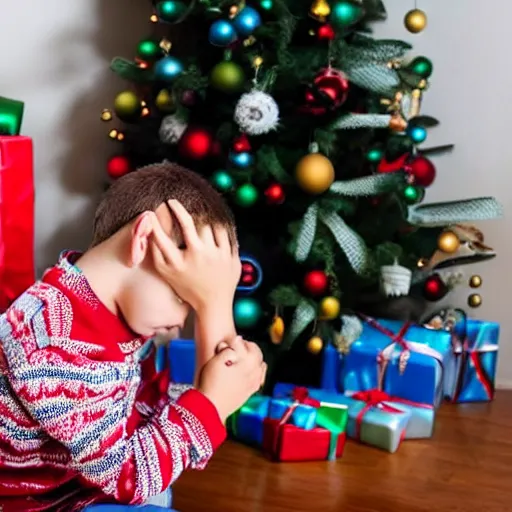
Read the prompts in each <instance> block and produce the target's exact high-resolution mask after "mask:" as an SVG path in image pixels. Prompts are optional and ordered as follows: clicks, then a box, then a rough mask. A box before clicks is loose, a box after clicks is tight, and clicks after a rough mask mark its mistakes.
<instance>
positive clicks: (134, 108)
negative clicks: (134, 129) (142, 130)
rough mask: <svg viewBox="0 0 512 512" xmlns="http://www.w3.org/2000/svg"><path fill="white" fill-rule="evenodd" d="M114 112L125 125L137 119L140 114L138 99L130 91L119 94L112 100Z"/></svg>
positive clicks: (140, 108) (140, 107) (140, 106)
mask: <svg viewBox="0 0 512 512" xmlns="http://www.w3.org/2000/svg"><path fill="white" fill-rule="evenodd" d="M114 112H115V113H116V116H117V117H118V118H119V119H121V121H124V122H125V123H130V122H133V121H135V120H137V119H139V118H140V114H141V112H142V105H141V102H140V98H139V97H138V96H137V95H136V94H135V93H134V92H132V91H124V92H120V93H119V94H118V95H117V96H116V99H115V100H114Z"/></svg>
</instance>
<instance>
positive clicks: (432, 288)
mask: <svg viewBox="0 0 512 512" xmlns="http://www.w3.org/2000/svg"><path fill="white" fill-rule="evenodd" d="M447 293H448V287H447V286H446V284H445V282H444V281H443V280H442V279H441V276H440V275H439V274H432V275H431V276H429V277H427V279H425V283H424V284H423V296H424V297H425V299H427V300H429V301H431V302H436V301H438V300H441V299H442V298H443V297H444V296H445V295H446V294H447Z"/></svg>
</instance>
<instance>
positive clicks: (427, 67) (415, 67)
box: [407, 57, 434, 78]
mask: <svg viewBox="0 0 512 512" xmlns="http://www.w3.org/2000/svg"><path fill="white" fill-rule="evenodd" d="M407 68H408V69H410V70H411V71H412V72H413V73H415V74H416V75H419V76H421V77H423V78H429V77H430V75H432V71H433V70H434V65H433V64H432V61H431V60H429V59H427V57H416V58H415V59H414V60H413V61H412V62H411V63H410V64H409V66H407Z"/></svg>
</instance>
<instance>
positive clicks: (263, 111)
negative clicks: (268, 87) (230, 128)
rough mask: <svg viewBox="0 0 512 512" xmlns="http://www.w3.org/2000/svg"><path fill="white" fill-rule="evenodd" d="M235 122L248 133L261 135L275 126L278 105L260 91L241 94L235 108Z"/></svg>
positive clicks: (276, 123)
mask: <svg viewBox="0 0 512 512" xmlns="http://www.w3.org/2000/svg"><path fill="white" fill-rule="evenodd" d="M235 122H236V124H238V126H239V127H240V130H241V131H242V132H244V133H247V134H248V135H263V134H265V133H268V132H270V131H272V130H275V129H276V128H277V125H278V123H279V107H278V106H277V103H276V102H275V100H274V98H272V96H270V95H269V94H267V93H264V92H262V91H251V92H248V93H245V94H243V95H242V97H241V98H240V99H239V100H238V103H237V105H236V108H235Z"/></svg>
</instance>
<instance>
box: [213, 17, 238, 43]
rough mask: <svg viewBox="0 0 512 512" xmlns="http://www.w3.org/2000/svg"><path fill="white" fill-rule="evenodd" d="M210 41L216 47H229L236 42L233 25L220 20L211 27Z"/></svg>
mask: <svg viewBox="0 0 512 512" xmlns="http://www.w3.org/2000/svg"><path fill="white" fill-rule="evenodd" d="M208 40H209V41H210V43H211V44H213V45H214V46H229V45H230V44H231V43H233V42H234V41H235V40H236V32H235V29H234V28H233V25H232V24H231V23H230V22H229V21H226V20H218V21H216V22H215V23H213V25H212V26H211V27H210V32H209V33H208Z"/></svg>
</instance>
